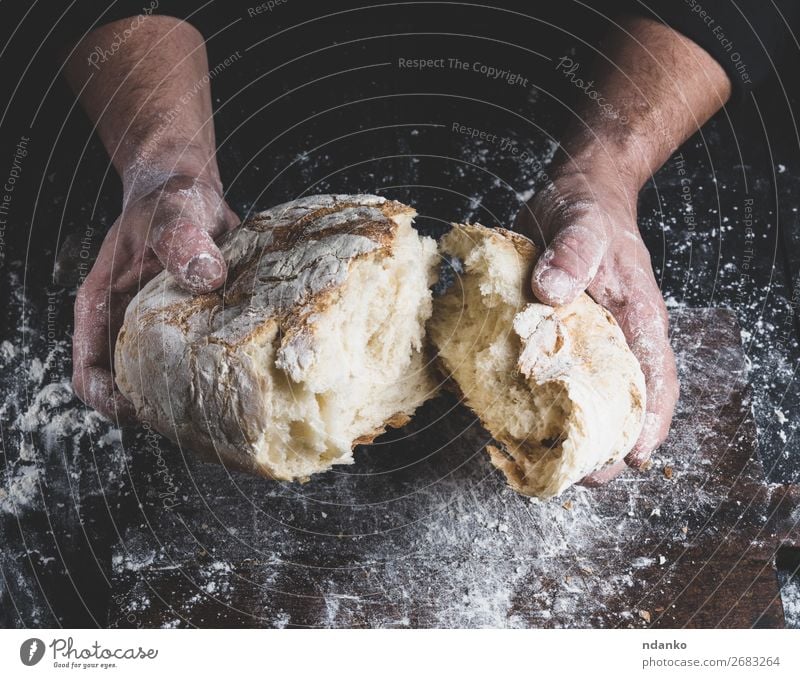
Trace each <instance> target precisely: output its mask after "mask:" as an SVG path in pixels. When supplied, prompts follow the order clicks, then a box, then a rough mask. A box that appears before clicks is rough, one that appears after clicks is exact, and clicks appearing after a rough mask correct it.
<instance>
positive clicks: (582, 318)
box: [428, 225, 645, 497]
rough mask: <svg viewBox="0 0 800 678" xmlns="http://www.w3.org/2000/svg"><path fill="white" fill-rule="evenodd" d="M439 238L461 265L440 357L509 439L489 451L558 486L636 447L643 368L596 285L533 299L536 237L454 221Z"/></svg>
mask: <svg viewBox="0 0 800 678" xmlns="http://www.w3.org/2000/svg"><path fill="white" fill-rule="evenodd" d="M440 249H441V251H442V254H443V256H444V257H446V258H447V259H449V260H450V261H451V263H452V267H453V270H454V271H455V273H456V276H455V280H454V282H453V283H452V284H451V285H450V287H449V289H448V290H447V292H446V293H445V294H444V295H442V296H441V297H439V298H438V299H436V300H435V302H434V314H433V317H432V318H431V321H430V322H429V323H428V328H429V336H430V338H431V339H432V341H433V342H434V344H435V345H436V347H437V349H438V352H439V358H440V360H441V363H442V365H443V367H444V369H445V371H446V372H447V374H448V376H449V377H451V378H452V380H453V381H454V382H455V384H456V385H457V386H458V389H459V390H460V391H461V393H462V394H463V398H464V400H465V402H466V404H467V405H469V407H470V408H472V410H473V411H474V412H475V413H476V414H477V416H478V417H479V418H480V420H481V421H482V423H483V424H484V426H485V427H486V428H487V429H488V431H489V432H490V433H491V434H492V436H493V437H494V438H495V439H496V440H497V441H498V442H499V443H501V445H502V449H498V448H495V447H492V446H490V447H489V448H488V451H489V453H490V455H491V459H492V462H493V463H494V465H495V466H496V467H497V468H499V469H500V470H501V471H503V473H504V474H505V475H506V478H507V479H508V482H509V484H510V485H511V487H513V488H514V489H515V490H517V491H518V492H522V493H523V494H528V495H532V496H537V497H550V496H554V495H558V494H560V493H561V492H562V491H563V490H564V489H566V488H567V487H569V486H570V485H572V484H573V483H575V482H577V481H578V480H580V479H581V478H583V477H584V476H585V475H587V474H588V473H590V472H592V471H595V470H597V469H599V468H600V467H602V466H603V465H605V464H607V463H610V462H614V461H616V460H618V459H621V458H623V457H624V456H625V454H627V452H628V451H630V449H631V447H632V446H633V444H634V443H635V442H636V439H637V437H638V436H639V433H640V431H641V428H642V424H643V421H644V414H645V409H644V408H645V384H644V376H643V375H642V371H641V369H640V368H639V364H638V362H637V360H636V358H635V357H634V356H633V354H632V353H631V351H630V349H629V348H628V346H627V343H626V342H625V337H624V336H623V334H622V331H621V330H620V329H619V326H618V325H617V323H616V322H615V321H614V319H613V318H612V317H611V315H610V314H609V313H608V312H607V311H606V310H605V309H603V308H602V307H600V306H599V305H597V304H596V303H595V302H594V301H592V300H591V299H590V298H589V297H588V296H586V295H585V294H582V295H581V296H580V297H579V298H578V299H577V300H576V301H575V302H573V303H572V304H569V305H568V306H564V307H561V308H552V307H550V306H545V305H543V304H539V303H535V299H534V298H533V296H532V294H531V292H530V273H531V268H532V266H533V263H534V260H535V258H536V250H535V247H534V245H533V243H532V242H531V241H530V240H528V239H527V238H525V237H523V236H520V235H518V234H516V233H511V232H509V231H506V230H503V229H499V228H498V229H488V228H485V227H483V226H480V225H473V226H460V225H455V226H454V228H453V230H452V231H450V232H449V233H448V234H447V235H446V236H445V237H444V238H443V240H442V242H441V245H440Z"/></svg>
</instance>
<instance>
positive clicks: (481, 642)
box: [0, 629, 800, 678]
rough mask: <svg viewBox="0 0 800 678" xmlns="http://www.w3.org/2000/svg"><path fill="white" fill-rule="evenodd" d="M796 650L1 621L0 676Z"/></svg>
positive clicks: (608, 635)
mask: <svg viewBox="0 0 800 678" xmlns="http://www.w3.org/2000/svg"><path fill="white" fill-rule="evenodd" d="M799 659H800V632H798V631H791V630H786V631H721V630H720V631H710V630H709V631H685V630H683V631H636V630H619V631H604V630H556V631H552V630H529V631H517V630H508V631H506V630H475V631H473V630H463V631H459V630H428V631H425V630H419V631H411V630H363V631H357V630H263V631H258V630H217V631H212V630H192V631H175V630H172V631H169V630H161V631H159V630H131V631H124V630H97V631H84V630H75V631H64V630H44V629H38V630H23V631H18V630H7V631H0V676H34V675H38V676H47V675H62V676H67V675H74V674H75V673H79V674H81V675H88V674H90V673H104V674H108V675H115V676H137V677H140V676H142V675H151V674H153V673H154V674H155V675H158V676H163V675H168V674H181V673H184V672H187V671H189V672H191V674H193V675H200V676H211V675H215V676H216V675H223V676H231V675H238V676H241V675H245V674H246V673H257V674H259V675H281V674H291V675H296V674H299V675H301V676H308V675H316V674H318V675H320V676H323V675H324V676H325V678H335V677H338V676H347V678H359V677H360V676H365V677H366V676H369V678H376V677H380V676H395V675H398V676H399V675H403V676H406V677H408V676H409V675H412V676H413V675H414V674H417V673H419V674H422V675H425V676H429V675H436V674H442V675H447V676H453V675H456V676H487V675H503V674H504V673H505V674H508V675H512V674H522V675H531V676H533V675H541V674H542V673H549V672H557V673H556V675H564V676H574V675H587V676H589V675H597V672H598V671H603V672H604V673H605V671H608V672H609V673H610V674H611V675H614V676H615V677H616V676H638V675H651V676H666V675H698V676H718V675H720V676H721V675H726V676H737V675H740V676H748V677H749V676H753V675H763V676H797V675H800V673H798V671H800V661H798V660H799ZM578 672H580V673H578Z"/></svg>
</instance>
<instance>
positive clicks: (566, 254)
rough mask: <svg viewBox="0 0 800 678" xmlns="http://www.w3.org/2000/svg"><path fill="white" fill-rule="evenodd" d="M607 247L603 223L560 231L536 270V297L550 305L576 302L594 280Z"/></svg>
mask: <svg viewBox="0 0 800 678" xmlns="http://www.w3.org/2000/svg"><path fill="white" fill-rule="evenodd" d="M607 248H608V236H607V230H606V227H605V225H604V224H596V225H595V224H591V225H588V224H585V223H580V222H578V223H573V224H571V225H569V226H566V227H565V228H562V229H561V230H559V231H557V232H556V235H555V236H554V237H553V239H552V240H551V242H550V244H549V245H548V246H547V249H546V250H545V251H544V253H543V254H542V255H541V256H540V257H539V260H538V261H537V262H536V265H535V266H534V268H533V275H532V280H531V287H532V289H533V293H534V294H535V295H536V298H537V299H539V300H540V301H541V302H543V303H545V304H550V305H551V306H563V305H564V304H568V303H570V302H571V301H573V300H574V299H575V298H576V297H577V296H578V295H579V294H580V293H581V292H583V291H584V290H585V289H586V288H587V287H588V286H589V284H590V283H591V282H592V280H593V279H594V277H595V275H596V274H597V269H598V268H600V263H601V262H602V260H603V257H604V256H605V253H606V249H607Z"/></svg>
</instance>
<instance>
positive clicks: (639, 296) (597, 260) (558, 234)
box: [515, 174, 678, 484]
mask: <svg viewBox="0 0 800 678" xmlns="http://www.w3.org/2000/svg"><path fill="white" fill-rule="evenodd" d="M515 229H516V230H518V231H520V232H522V233H525V234H526V235H528V236H529V237H530V238H532V239H533V240H534V241H535V242H536V243H537V244H538V245H539V246H540V247H541V248H542V252H543V254H542V256H541V257H540V258H539V260H538V262H537V264H536V266H535V268H534V270H533V279H532V287H533V292H534V294H535V295H536V297H537V298H538V299H539V300H541V301H542V302H544V303H546V304H551V305H553V306H557V305H563V304H568V303H570V302H571V301H573V300H574V299H575V298H576V297H577V296H578V295H579V294H581V293H582V292H584V291H586V292H588V293H589V294H590V295H591V296H592V298H593V299H594V300H595V301H597V303H599V304H600V305H602V306H604V307H605V308H607V309H608V310H609V311H610V312H611V314H612V315H613V316H614V318H615V319H616V320H617V322H618V323H619V325H620V327H621V328H622V331H623V333H624V334H625V338H626V339H627V340H628V345H629V346H630V348H631V350H632V351H633V353H634V355H635V356H636V357H637V358H638V360H639V364H640V365H641V367H642V372H644V376H645V382H646V385H647V415H646V417H645V423H644V428H643V429H642V433H641V435H640V436H639V440H638V441H637V443H636V445H635V447H634V448H633V450H632V451H631V453H630V454H629V455H628V456H627V457H626V461H627V463H628V464H629V465H631V466H635V467H639V466H641V465H642V464H643V463H644V462H645V461H646V460H647V459H648V458H649V457H650V454H651V452H652V451H653V450H654V449H655V448H656V447H658V446H659V445H660V444H661V443H662V442H663V441H664V439H665V438H666V436H667V432H668V431H669V425H670V421H671V419H672V412H673V410H674V408H675V403H676V402H677V399H678V380H677V376H676V373H675V358H674V356H673V353H672V349H671V348H670V345H669V340H668V334H667V332H668V327H667V310H666V307H665V306H664V300H663V299H662V298H661V292H660V290H659V288H658V284H657V283H656V280H655V277H654V276H653V269H652V267H651V265H650V255H649V253H648V251H647V248H646V247H645V245H644V243H643V242H642V239H641V236H640V235H639V230H638V228H637V225H636V191H635V190H633V191H627V192H626V191H625V190H624V189H623V188H622V187H621V186H619V185H617V182H613V181H608V180H607V179H606V178H603V177H589V176H586V175H584V174H572V175H565V176H562V177H559V178H556V179H554V180H553V182H552V183H551V184H550V185H549V186H548V187H547V188H545V189H544V190H543V191H541V192H539V193H538V194H537V195H536V197H535V198H534V199H533V200H532V201H531V202H530V203H529V204H528V205H526V206H525V207H523V209H522V211H521V212H520V213H519V215H518V217H517V221H516V224H515ZM624 467H625V464H624V463H622V462H620V463H618V464H617V465H616V466H614V467H611V468H608V469H603V470H602V471H601V472H598V473H596V474H592V475H591V476H589V477H587V478H586V479H585V481H584V482H586V483H587V484H593V483H594V484H596V483H599V482H604V481H606V480H609V479H610V478H612V477H614V476H615V475H616V474H617V473H619V472H620V471H621V470H622V469H623V468H624Z"/></svg>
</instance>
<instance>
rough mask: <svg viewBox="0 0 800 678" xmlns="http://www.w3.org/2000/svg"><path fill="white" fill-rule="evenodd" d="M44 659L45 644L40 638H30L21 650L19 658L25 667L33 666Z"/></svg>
mask: <svg viewBox="0 0 800 678" xmlns="http://www.w3.org/2000/svg"><path fill="white" fill-rule="evenodd" d="M42 657H44V643H43V642H42V641H41V640H39V639H38V638H28V640H26V641H25V642H24V643H22V645H20V648H19V658H20V659H21V660H22V663H23V664H25V666H33V665H34V664H38V663H39V662H40V661H42Z"/></svg>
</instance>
